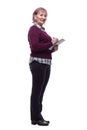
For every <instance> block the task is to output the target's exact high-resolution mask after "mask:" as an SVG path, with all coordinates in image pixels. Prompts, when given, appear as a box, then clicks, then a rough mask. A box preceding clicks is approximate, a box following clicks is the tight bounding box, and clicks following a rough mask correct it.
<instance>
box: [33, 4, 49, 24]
mask: <svg viewBox="0 0 87 130" xmlns="http://www.w3.org/2000/svg"><path fill="white" fill-rule="evenodd" d="M40 10H42V11H44V12H46V15H47V10H46V9H45V8H43V7H39V8H37V9H35V10H34V12H33V16H32V20H33V22H36V20H35V18H34V16H35V15H37V14H38V12H39V11H40Z"/></svg>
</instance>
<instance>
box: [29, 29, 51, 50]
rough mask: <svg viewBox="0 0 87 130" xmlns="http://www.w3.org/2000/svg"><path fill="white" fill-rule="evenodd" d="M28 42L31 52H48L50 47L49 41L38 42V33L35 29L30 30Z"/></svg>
mask: <svg viewBox="0 0 87 130" xmlns="http://www.w3.org/2000/svg"><path fill="white" fill-rule="evenodd" d="M28 40H29V43H30V48H31V51H33V52H42V51H49V50H48V48H49V47H51V46H52V43H51V39H50V40H47V42H46V41H44V39H43V40H42V41H40V32H39V29H37V28H31V29H30V31H29V34H28Z"/></svg>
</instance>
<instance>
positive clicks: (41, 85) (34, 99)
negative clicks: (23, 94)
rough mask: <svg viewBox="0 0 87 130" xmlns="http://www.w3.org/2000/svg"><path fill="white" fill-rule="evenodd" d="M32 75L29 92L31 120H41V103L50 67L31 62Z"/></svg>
mask: <svg viewBox="0 0 87 130" xmlns="http://www.w3.org/2000/svg"><path fill="white" fill-rule="evenodd" d="M30 70H31V73H32V92H31V105H30V106H31V108H30V110H31V120H40V119H42V118H43V117H42V115H41V111H42V101H43V95H44V91H45V89H46V85H47V83H48V80H49V76H50V65H47V64H41V63H38V62H36V61H33V62H32V63H31V64H30Z"/></svg>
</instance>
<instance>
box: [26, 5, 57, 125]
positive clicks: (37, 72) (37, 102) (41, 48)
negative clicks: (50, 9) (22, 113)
mask: <svg viewBox="0 0 87 130" xmlns="http://www.w3.org/2000/svg"><path fill="white" fill-rule="evenodd" d="M46 19H47V11H46V9H44V8H42V7H40V8H37V9H36V10H35V11H34V12H33V23H34V25H32V26H31V27H30V29H29V32H28V41H29V44H30V49H31V54H30V62H29V65H30V70H31V73H32V92H31V123H32V124H33V125H35V124H38V125H42V126H47V125H49V121H46V120H44V118H43V116H42V115H41V111H42V101H43V95H44V91H45V89H46V86H47V83H48V80H49V77H50V68H51V60H52V56H51V54H52V52H54V51H56V50H57V49H58V46H56V47H54V48H53V50H49V48H50V47H51V46H52V45H53V44H54V43H56V42H58V39H57V38H53V39H52V38H51V37H50V36H49V35H48V34H47V33H46V32H45V30H44V28H43V24H44V23H45V21H46Z"/></svg>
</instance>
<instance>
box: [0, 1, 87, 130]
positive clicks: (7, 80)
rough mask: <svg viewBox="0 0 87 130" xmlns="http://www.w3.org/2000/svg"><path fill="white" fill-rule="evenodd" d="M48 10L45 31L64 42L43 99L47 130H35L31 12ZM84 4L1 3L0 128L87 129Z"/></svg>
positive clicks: (61, 2) (85, 8)
mask: <svg viewBox="0 0 87 130" xmlns="http://www.w3.org/2000/svg"><path fill="white" fill-rule="evenodd" d="M39 6H42V7H44V8H46V9H47V11H48V19H47V22H46V24H45V27H46V30H47V32H48V33H49V34H50V35H51V36H54V37H58V38H59V39H60V38H64V39H65V40H66V41H65V42H64V43H63V44H61V45H60V46H59V50H58V52H55V53H54V54H53V61H52V69H51V77H50V81H49V84H48V86H47V89H46V92H45V96H44V101H43V103H44V106H43V115H44V117H45V118H46V119H48V120H50V121H51V124H50V126H48V127H39V126H31V124H30V93H31V73H30V70H29V66H28V60H29V53H30V50H29V44H28V41H27V33H28V29H29V26H30V25H31V24H32V12H33V11H34V9H35V8H37V7H39ZM86 12H87V7H86V0H66V1H65V0H14V1H12V0H8V1H6V0H3V1H0V129H1V130H5V129H9V130H19V129H21V130H29V129H31V130H33V129H40V128H42V129H52V130H53V129H58V130H79V129H80V130H87V80H86V78H87V62H86V61H87V51H86V50H87V49H86V48H87V36H86V35H87V18H86V17H87V14H86Z"/></svg>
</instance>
